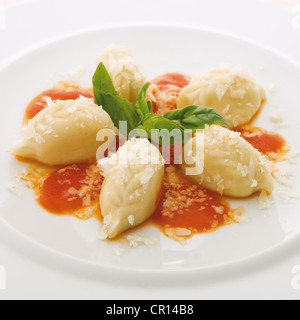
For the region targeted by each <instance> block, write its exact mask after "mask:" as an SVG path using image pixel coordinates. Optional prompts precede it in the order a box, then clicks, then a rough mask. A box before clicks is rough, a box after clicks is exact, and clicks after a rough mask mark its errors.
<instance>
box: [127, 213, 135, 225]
mask: <svg viewBox="0 0 300 320" xmlns="http://www.w3.org/2000/svg"><path fill="white" fill-rule="evenodd" d="M134 221H135V218H134V215H133V214H131V215H130V216H128V222H129V224H130V225H132V226H133V225H134Z"/></svg>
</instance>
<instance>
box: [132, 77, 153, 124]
mask: <svg viewBox="0 0 300 320" xmlns="http://www.w3.org/2000/svg"><path fill="white" fill-rule="evenodd" d="M149 85H150V82H147V83H145V84H144V85H143V86H142V88H141V89H140V90H139V93H138V98H137V102H136V109H137V112H138V114H139V116H140V118H141V119H144V117H145V116H146V115H147V114H149V113H151V111H150V110H149V105H148V102H147V101H146V99H145V95H146V91H147V89H148V87H149ZM151 109H152V108H151Z"/></svg>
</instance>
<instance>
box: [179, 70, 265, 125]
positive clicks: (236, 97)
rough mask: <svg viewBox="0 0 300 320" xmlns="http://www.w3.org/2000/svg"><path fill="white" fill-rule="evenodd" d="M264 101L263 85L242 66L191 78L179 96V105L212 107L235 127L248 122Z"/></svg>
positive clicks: (212, 71)
mask: <svg viewBox="0 0 300 320" xmlns="http://www.w3.org/2000/svg"><path fill="white" fill-rule="evenodd" d="M265 98H266V93H265V90H264V88H263V86H262V85H260V84H259V83H257V82H256V81H255V80H254V79H253V78H252V77H251V76H250V75H249V74H248V72H247V71H245V70H244V69H243V68H242V67H235V68H232V69H231V68H220V69H214V70H211V71H209V72H207V73H205V74H203V75H201V76H198V77H195V78H194V79H192V81H191V83H190V84H189V85H188V86H186V87H185V88H183V89H182V91H181V93H180V94H179V98H178V104H177V106H178V108H183V107H185V106H188V105H193V104H195V105H199V106H205V107H210V108H213V109H215V110H216V111H217V112H219V113H220V114H221V115H222V116H223V117H224V118H225V119H226V120H227V121H228V122H229V123H230V126H231V128H235V127H238V126H241V125H243V124H246V123H248V122H249V121H250V120H251V119H252V118H253V116H254V115H255V114H256V112H257V111H258V109H259V108H260V106H261V104H262V102H263V101H264V100H265Z"/></svg>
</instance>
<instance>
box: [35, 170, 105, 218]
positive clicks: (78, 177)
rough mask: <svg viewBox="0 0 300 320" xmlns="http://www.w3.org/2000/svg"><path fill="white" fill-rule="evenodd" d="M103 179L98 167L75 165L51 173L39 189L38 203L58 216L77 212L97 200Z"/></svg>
mask: <svg viewBox="0 0 300 320" xmlns="http://www.w3.org/2000/svg"><path fill="white" fill-rule="evenodd" d="M102 182H103V178H102V176H101V174H100V170H99V169H98V168H97V167H96V165H91V164H73V165H69V166H66V167H63V168H59V169H56V170H55V171H53V172H51V173H50V174H49V175H48V176H47V177H46V178H45V179H43V180H42V183H41V184H40V185H39V187H38V192H37V194H38V197H37V198H38V202H39V203H40V204H41V205H42V206H43V207H44V208H45V209H46V210H48V211H50V212H52V213H56V214H64V213H66V212H71V211H75V210H78V209H81V208H83V207H85V206H89V205H91V204H92V202H93V201H95V200H97V199H98V197H99V194H100V191H101V186H102Z"/></svg>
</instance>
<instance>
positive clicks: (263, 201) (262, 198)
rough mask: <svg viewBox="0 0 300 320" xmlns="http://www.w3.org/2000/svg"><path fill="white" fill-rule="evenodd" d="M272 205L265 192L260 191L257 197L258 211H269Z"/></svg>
mask: <svg viewBox="0 0 300 320" xmlns="http://www.w3.org/2000/svg"><path fill="white" fill-rule="evenodd" d="M271 205H272V201H271V200H270V199H269V197H268V195H267V193H266V191H261V193H260V195H259V197H258V207H259V209H260V210H264V209H269V208H270V207H271Z"/></svg>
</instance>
